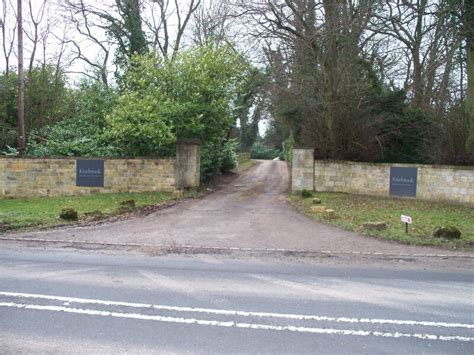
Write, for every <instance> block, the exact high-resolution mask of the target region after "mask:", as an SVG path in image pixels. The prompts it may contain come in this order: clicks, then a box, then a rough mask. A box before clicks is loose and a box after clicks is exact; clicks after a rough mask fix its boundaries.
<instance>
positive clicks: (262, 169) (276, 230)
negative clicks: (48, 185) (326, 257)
mask: <svg viewBox="0 0 474 355" xmlns="http://www.w3.org/2000/svg"><path fill="white" fill-rule="evenodd" d="M288 190H289V171H288V168H287V165H286V163H284V162H280V161H261V162H259V164H258V165H256V166H255V167H253V168H252V169H250V170H249V171H247V172H245V173H242V174H241V175H240V176H239V177H238V178H237V179H234V180H233V181H232V182H230V183H229V184H228V185H226V186H224V187H223V188H222V189H220V190H218V191H216V192H214V193H211V194H209V195H207V196H206V197H204V198H202V199H192V200H187V201H183V202H182V203H179V204H177V205H176V206H173V207H171V208H168V209H164V210H161V211H159V212H156V213H153V214H151V215H148V216H144V217H134V218H131V219H128V220H123V221H119V222H114V223H106V224H101V225H95V226H81V227H68V228H59V229H52V230H47V231H38V232H21V233H12V234H9V235H7V237H9V236H11V237H37V238H46V239H62V240H64V239H67V240H76V241H96V242H120V243H146V244H161V245H163V244H166V245H184V244H186V245H195V246H206V247H239V248H281V249H304V250H310V251H321V250H331V251H342V252H353V251H360V252H381V253H438V254H439V253H440V251H439V250H437V249H433V248H423V247H415V246H406V245H400V244H395V243H391V242H387V241H383V240H378V239H374V238H370V237H363V236H360V235H357V234H356V233H352V232H347V231H343V230H341V229H339V228H336V227H332V226H328V225H325V224H321V223H317V222H315V221H313V220H310V219H309V218H307V217H306V216H303V215H301V214H299V213H297V212H296V211H295V210H293V208H292V207H291V204H290V202H289V198H288Z"/></svg>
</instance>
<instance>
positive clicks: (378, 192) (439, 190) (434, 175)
mask: <svg viewBox="0 0 474 355" xmlns="http://www.w3.org/2000/svg"><path fill="white" fill-rule="evenodd" d="M308 151H312V150H310V149H306V150H305V154H304V155H302V154H300V153H299V152H297V150H295V153H296V154H299V156H300V158H301V157H303V158H304V160H303V161H300V160H301V159H300V160H293V167H292V180H293V181H292V189H293V191H296V190H301V189H302V188H306V189H312V190H314V191H333V192H347V193H354V194H365V195H375V196H387V197H388V196H390V192H389V189H390V167H416V168H418V176H417V179H418V181H417V191H416V198H417V199H423V200H435V201H437V200H442V201H449V202H455V203H464V204H474V167H472V166H470V167H457V166H436V165H416V164H372V163H354V162H347V161H342V162H336V161H321V160H314V159H313V155H312V152H308ZM311 161H312V164H313V166H312V167H311V164H310V162H311ZM295 165H297V166H295ZM311 168H312V169H313V172H314V173H313V179H312V181H310V180H309V178H308V174H307V172H309V171H310V170H311ZM295 171H296V174H295ZM301 171H304V172H306V174H304V175H303V174H301ZM295 178H296V179H295ZM295 180H296V181H295ZM303 186H304V187H303ZM310 186H311V188H310Z"/></svg>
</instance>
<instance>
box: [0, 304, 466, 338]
mask: <svg viewBox="0 0 474 355" xmlns="http://www.w3.org/2000/svg"><path fill="white" fill-rule="evenodd" d="M0 307H11V308H20V309H33V310H41V311H52V312H65V313H75V314H84V315H93V316H101V317H117V318H127V319H139V320H151V321H158V322H167V323H181V324H197V325H206V326H217V327H225V328H232V327H233V328H243V329H256V330H274V331H290V332H299V333H313V334H329V335H355V336H376V337H383V338H415V339H422V340H441V341H462V342H470V341H474V337H463V336H457V335H452V336H446V335H435V334H420V333H400V332H395V333H393V332H380V331H371V330H353V329H332V328H311V327H296V326H290V325H284V326H277V325H267V324H256V323H240V322H234V321H228V322H222V321H217V320H204V319H194V318H177V317H164V316H152V315H146V314H139V313H121V312H109V311H99V310H95V309H80V308H68V307H61V306H44V305H34V304H18V303H13V302H0Z"/></svg>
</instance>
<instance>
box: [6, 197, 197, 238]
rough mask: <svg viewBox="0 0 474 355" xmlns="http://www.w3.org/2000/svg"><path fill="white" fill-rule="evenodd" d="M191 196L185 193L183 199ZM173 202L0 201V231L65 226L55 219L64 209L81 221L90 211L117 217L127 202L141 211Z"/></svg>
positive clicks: (112, 199) (111, 199) (162, 199)
mask: <svg viewBox="0 0 474 355" xmlns="http://www.w3.org/2000/svg"><path fill="white" fill-rule="evenodd" d="M192 194H193V192H186V193H185V195H184V197H188V196H190V195H192ZM175 199H177V196H176V195H175V194H173V193H168V192H142V193H113V194H98V195H87V196H66V197H37V198H27V199H0V231H1V230H7V229H21V228H27V227H34V226H35V227H48V226H53V225H57V224H65V223H66V222H65V221H63V220H59V219H58V216H59V213H60V212H61V210H62V209H63V208H73V209H74V210H76V211H77V212H78V213H79V217H80V218H84V214H85V213H87V212H93V211H100V212H102V214H103V215H110V214H112V213H114V214H116V211H117V210H119V207H120V203H121V202H123V201H127V200H135V202H136V207H137V208H140V207H144V206H150V205H156V204H159V203H161V202H165V201H170V200H175Z"/></svg>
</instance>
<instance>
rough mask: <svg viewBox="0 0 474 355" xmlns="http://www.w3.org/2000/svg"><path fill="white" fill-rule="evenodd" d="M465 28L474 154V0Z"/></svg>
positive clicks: (470, 2)
mask: <svg viewBox="0 0 474 355" xmlns="http://www.w3.org/2000/svg"><path fill="white" fill-rule="evenodd" d="M465 6H466V8H465V18H464V26H465V27H466V34H467V36H466V43H467V93H466V103H465V110H466V114H467V116H468V119H469V137H468V139H467V143H466V144H467V150H468V152H470V153H471V154H474V25H473V23H472V22H473V21H472V19H473V18H474V0H466V1H465Z"/></svg>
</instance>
